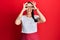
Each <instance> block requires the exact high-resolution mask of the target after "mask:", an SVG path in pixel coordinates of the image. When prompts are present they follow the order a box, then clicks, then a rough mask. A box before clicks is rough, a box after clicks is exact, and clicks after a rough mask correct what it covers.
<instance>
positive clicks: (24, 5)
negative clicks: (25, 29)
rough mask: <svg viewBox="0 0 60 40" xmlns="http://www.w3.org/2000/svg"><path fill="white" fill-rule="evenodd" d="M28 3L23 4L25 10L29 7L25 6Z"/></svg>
mask: <svg viewBox="0 0 60 40" xmlns="http://www.w3.org/2000/svg"><path fill="white" fill-rule="evenodd" d="M26 4H27V2H26V3H24V4H23V11H25V10H26V9H27V8H25V7H26Z"/></svg>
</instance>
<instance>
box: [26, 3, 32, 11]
mask: <svg viewBox="0 0 60 40" xmlns="http://www.w3.org/2000/svg"><path fill="white" fill-rule="evenodd" d="M26 7H27V12H32V10H33V5H32V4H31V3H28V4H27V5H26Z"/></svg>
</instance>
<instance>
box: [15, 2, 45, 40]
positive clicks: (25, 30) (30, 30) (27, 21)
mask: <svg viewBox="0 0 60 40" xmlns="http://www.w3.org/2000/svg"><path fill="white" fill-rule="evenodd" d="M34 10H36V11H37V13H38V15H34ZM24 11H26V12H27V14H26V15H23V12H24ZM44 22H46V18H45V17H44V16H43V14H42V13H41V12H40V11H39V10H38V8H37V7H36V3H35V2H26V3H25V4H24V5H23V9H22V11H21V13H20V14H19V16H18V17H17V19H16V21H15V24H16V25H20V24H22V31H21V33H22V36H21V40H38V39H39V38H38V34H37V23H44Z"/></svg>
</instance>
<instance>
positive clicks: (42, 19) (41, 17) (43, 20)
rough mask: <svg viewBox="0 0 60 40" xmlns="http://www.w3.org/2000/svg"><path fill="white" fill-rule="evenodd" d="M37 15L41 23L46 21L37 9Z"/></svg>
mask: <svg viewBox="0 0 60 40" xmlns="http://www.w3.org/2000/svg"><path fill="white" fill-rule="evenodd" d="M36 10H37V13H38V15H39V18H40V20H41V21H42V22H45V21H46V18H45V17H44V15H43V14H42V13H41V12H40V11H39V9H38V8H37V9H36Z"/></svg>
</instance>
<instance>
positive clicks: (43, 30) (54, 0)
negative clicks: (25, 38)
mask: <svg viewBox="0 0 60 40" xmlns="http://www.w3.org/2000/svg"><path fill="white" fill-rule="evenodd" d="M27 1H29V0H0V40H19V39H20V37H21V34H20V32H21V25H19V26H17V25H15V24H14V22H15V19H16V18H17V16H18V15H19V13H20V12H21V10H22V7H23V3H25V2H27ZM30 1H32V0H30ZM34 1H35V2H36V3H37V7H38V8H39V10H40V11H41V12H42V14H43V15H44V16H45V17H46V19H47V21H46V22H45V23H42V24H38V34H39V37H40V40H60V16H59V15H60V0H34ZM25 14H26V12H25ZM35 14H37V13H36V12H35Z"/></svg>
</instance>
